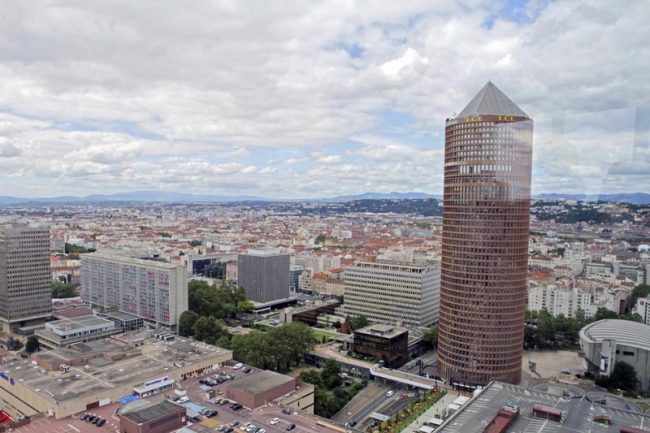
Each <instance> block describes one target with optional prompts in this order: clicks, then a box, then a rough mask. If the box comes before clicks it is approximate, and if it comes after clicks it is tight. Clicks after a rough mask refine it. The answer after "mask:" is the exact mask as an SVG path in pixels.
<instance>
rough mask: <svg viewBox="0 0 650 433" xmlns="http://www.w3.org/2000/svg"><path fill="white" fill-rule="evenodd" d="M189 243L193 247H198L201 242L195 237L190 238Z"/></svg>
mask: <svg viewBox="0 0 650 433" xmlns="http://www.w3.org/2000/svg"><path fill="white" fill-rule="evenodd" d="M189 244H190V245H191V246H193V247H198V246H201V244H202V242H201V241H199V240H196V239H192V240H191V241H190V242H189Z"/></svg>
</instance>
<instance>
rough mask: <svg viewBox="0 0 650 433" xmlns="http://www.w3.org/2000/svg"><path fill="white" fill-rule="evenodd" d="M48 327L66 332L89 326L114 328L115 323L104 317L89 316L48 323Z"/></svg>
mask: <svg viewBox="0 0 650 433" xmlns="http://www.w3.org/2000/svg"><path fill="white" fill-rule="evenodd" d="M47 325H48V327H50V328H51V329H53V330H56V331H60V332H64V331H72V330H77V329H83V328H86V327H89V326H100V325H106V326H113V325H114V323H113V322H111V321H110V320H108V319H104V318H102V317H97V316H92V315H89V316H80V317H75V318H69V319H61V320H55V321H53V322H48V323H47Z"/></svg>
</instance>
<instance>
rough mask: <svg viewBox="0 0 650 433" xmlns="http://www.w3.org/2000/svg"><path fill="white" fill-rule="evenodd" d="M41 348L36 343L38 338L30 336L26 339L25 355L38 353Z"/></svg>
mask: <svg viewBox="0 0 650 433" xmlns="http://www.w3.org/2000/svg"><path fill="white" fill-rule="evenodd" d="M40 347H41V344H40V343H39V342H38V337H36V336H35V335H30V336H29V337H27V343H26V344H25V351H26V352H27V353H34V352H36V351H38V349H39V348H40Z"/></svg>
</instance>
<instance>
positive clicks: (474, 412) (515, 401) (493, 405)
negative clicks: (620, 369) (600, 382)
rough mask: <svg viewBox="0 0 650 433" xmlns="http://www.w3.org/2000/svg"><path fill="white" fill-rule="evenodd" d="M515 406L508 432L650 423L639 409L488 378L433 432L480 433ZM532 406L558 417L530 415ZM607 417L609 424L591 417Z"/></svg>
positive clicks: (573, 431) (566, 432)
mask: <svg viewBox="0 0 650 433" xmlns="http://www.w3.org/2000/svg"><path fill="white" fill-rule="evenodd" d="M506 406H508V407H517V408H518V410H519V414H518V416H517V417H516V419H515V420H514V422H512V424H510V425H509V427H508V430H507V431H509V432H529V431H530V432H536V433H578V432H580V433H583V432H600V431H603V432H604V431H610V432H614V431H616V432H618V431H619V429H620V428H621V427H623V426H630V427H639V426H641V425H644V426H646V427H644V428H645V429H647V426H650V416H649V415H643V414H641V413H637V412H632V411H628V410H623V409H620V408H610V407H608V406H606V405H601V404H597V403H592V402H590V401H589V400H588V399H583V398H571V399H568V400H567V399H565V398H563V397H562V396H556V395H552V394H548V393H544V392H539V391H533V390H530V389H526V388H523V387H520V386H516V385H510V384H505V383H501V382H490V383H489V384H488V385H487V386H486V387H485V388H483V390H482V391H481V392H480V393H479V394H478V395H476V396H475V397H474V398H472V399H471V400H470V401H469V403H467V404H466V405H464V406H463V407H462V408H460V409H459V410H458V411H457V412H456V413H454V415H453V416H452V417H450V418H448V419H447V420H446V421H445V422H444V423H443V424H442V426H441V427H440V428H439V429H438V430H436V433H483V432H484V430H485V428H486V427H487V425H488V424H489V423H490V421H492V419H494V418H495V417H496V416H497V413H498V412H499V410H501V409H503V408H504V407H506ZM535 407H538V408H540V407H542V408H549V410H550V409H553V410H554V411H555V410H557V411H558V412H559V413H561V415H560V416H561V421H553V420H552V419H550V418H552V416H551V415H552V414H550V415H548V416H547V417H546V418H543V417H539V416H535V415H533V411H534V409H533V408H535ZM597 417H601V418H600V419H609V421H610V423H611V424H610V425H609V428H608V427H607V426H605V425H603V424H600V423H598V422H597V421H596V420H595V419H596V418H597Z"/></svg>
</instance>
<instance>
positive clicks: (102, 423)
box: [96, 418, 106, 427]
mask: <svg viewBox="0 0 650 433" xmlns="http://www.w3.org/2000/svg"><path fill="white" fill-rule="evenodd" d="M104 424H106V420H105V419H104V418H101V419H100V420H99V421H97V424H96V425H97V427H101V426H103V425H104Z"/></svg>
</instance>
